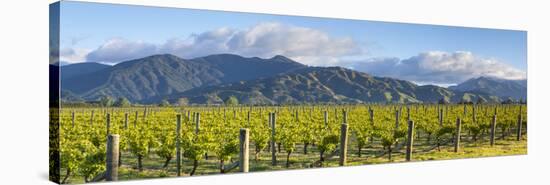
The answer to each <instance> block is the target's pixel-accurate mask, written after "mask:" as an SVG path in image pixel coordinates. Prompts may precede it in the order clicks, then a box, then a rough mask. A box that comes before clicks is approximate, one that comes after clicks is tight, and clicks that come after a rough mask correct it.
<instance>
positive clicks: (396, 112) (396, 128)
mask: <svg viewBox="0 0 550 185" xmlns="http://www.w3.org/2000/svg"><path fill="white" fill-rule="evenodd" d="M395 130H399V111H398V110H396V111H395Z"/></svg>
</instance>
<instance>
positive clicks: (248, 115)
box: [246, 111, 250, 126]
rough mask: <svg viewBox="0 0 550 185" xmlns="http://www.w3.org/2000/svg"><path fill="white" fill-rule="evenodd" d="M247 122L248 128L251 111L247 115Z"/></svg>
mask: <svg viewBox="0 0 550 185" xmlns="http://www.w3.org/2000/svg"><path fill="white" fill-rule="evenodd" d="M246 121H247V122H248V126H250V111H248V113H247V115H246Z"/></svg>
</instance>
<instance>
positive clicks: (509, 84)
mask: <svg viewBox="0 0 550 185" xmlns="http://www.w3.org/2000/svg"><path fill="white" fill-rule="evenodd" d="M449 89H451V90H454V91H458V92H471V93H484V94H491V95H494V96H498V97H501V98H503V99H506V98H508V97H511V98H513V99H515V100H519V99H523V100H526V99H527V80H505V79H498V78H492V77H478V78H472V79H469V80H467V81H465V82H463V83H460V84H458V85H456V86H451V87H449Z"/></svg>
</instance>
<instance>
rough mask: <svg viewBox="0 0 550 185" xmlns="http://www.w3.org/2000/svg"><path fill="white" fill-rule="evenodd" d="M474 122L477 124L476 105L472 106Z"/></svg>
mask: <svg viewBox="0 0 550 185" xmlns="http://www.w3.org/2000/svg"><path fill="white" fill-rule="evenodd" d="M472 120H473V122H474V123H476V104H474V105H472Z"/></svg>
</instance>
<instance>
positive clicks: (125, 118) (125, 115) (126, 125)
mask: <svg viewBox="0 0 550 185" xmlns="http://www.w3.org/2000/svg"><path fill="white" fill-rule="evenodd" d="M124 129H128V113H124Z"/></svg>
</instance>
